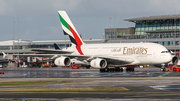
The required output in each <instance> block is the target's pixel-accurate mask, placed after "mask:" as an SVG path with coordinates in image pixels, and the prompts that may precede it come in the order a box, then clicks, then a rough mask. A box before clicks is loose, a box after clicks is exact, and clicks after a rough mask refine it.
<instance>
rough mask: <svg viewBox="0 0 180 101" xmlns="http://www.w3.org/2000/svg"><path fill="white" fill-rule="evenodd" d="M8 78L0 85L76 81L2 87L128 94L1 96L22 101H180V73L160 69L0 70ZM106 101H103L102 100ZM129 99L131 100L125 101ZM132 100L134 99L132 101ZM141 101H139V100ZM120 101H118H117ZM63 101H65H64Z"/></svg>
mask: <svg viewBox="0 0 180 101" xmlns="http://www.w3.org/2000/svg"><path fill="white" fill-rule="evenodd" d="M0 71H2V72H5V74H1V75H0V80H1V82H9V81H74V82H73V83H66V84H48V85H31V86H26V85H25V86H3V87H1V86H0V89H9V88H43V87H44V88H49V87H101V86H113V87H125V88H127V89H131V91H129V92H40V94H39V92H32V93H31V92H29V93H27V92H0V98H2V97H5V96H6V97H15V98H20V97H23V96H26V98H27V97H29V98H32V97H34V98H40V97H41V98H52V99H54V98H58V100H59V99H60V98H63V99H67V98H82V99H83V100H82V101H84V99H85V100H87V99H88V98H93V99H91V100H90V99H89V101H93V100H95V99H97V98H101V100H104V101H106V100H107V97H108V98H109V99H108V100H111V101H113V100H114V98H121V100H122V101H123V100H124V101H135V100H134V98H138V100H142V99H141V98H147V100H148V99H150V98H155V99H159V98H160V99H161V101H166V100H167V101H169V99H168V98H170V100H172V99H173V100H174V101H176V100H177V99H180V93H179V92H180V78H179V76H180V72H169V71H167V72H161V71H160V69H159V68H144V69H140V68H136V69H135V72H126V71H124V72H108V73H100V72H99V70H98V69H65V68H0ZM102 98H103V99H102ZM122 98H123V99H122ZM127 98H128V100H126V99H127ZM129 98H133V99H129ZM139 98H140V99H139ZM162 99H163V100H162ZM118 100H119V99H118ZM136 100H137V99H136ZM63 101H64V100H63Z"/></svg>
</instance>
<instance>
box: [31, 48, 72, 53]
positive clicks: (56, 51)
mask: <svg viewBox="0 0 180 101" xmlns="http://www.w3.org/2000/svg"><path fill="white" fill-rule="evenodd" d="M31 51H37V52H42V53H53V54H70V53H72V51H63V50H54V49H36V48H33V49H31Z"/></svg>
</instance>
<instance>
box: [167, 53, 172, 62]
mask: <svg viewBox="0 0 180 101" xmlns="http://www.w3.org/2000/svg"><path fill="white" fill-rule="evenodd" d="M172 58H173V56H172V55H171V54H170V53H169V54H167V56H166V59H167V61H168V62H170V61H171V60H172Z"/></svg>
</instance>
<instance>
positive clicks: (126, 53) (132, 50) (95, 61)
mask: <svg viewBox="0 0 180 101" xmlns="http://www.w3.org/2000/svg"><path fill="white" fill-rule="evenodd" d="M58 14H59V18H60V22H61V26H62V29H63V32H64V34H65V35H69V38H70V41H71V44H72V45H71V47H68V48H65V49H61V50H44V49H32V50H33V51H44V52H46V53H50V52H51V53H57V54H31V55H30V54H28V55H26V54H25V55H24V54H22V55H24V56H36V57H37V56H40V57H47V56H48V57H51V59H53V60H54V63H55V64H56V65H57V66H69V65H71V64H81V65H82V64H83V65H86V66H87V67H93V68H98V69H100V71H101V72H108V71H109V68H108V67H115V71H123V69H122V67H127V69H126V71H134V67H135V66H138V65H147V64H148V65H151V64H152V65H161V64H166V63H169V62H170V61H172V63H176V62H177V60H178V58H177V57H175V56H172V55H171V53H169V52H168V50H167V49H166V48H165V47H164V46H162V45H160V44H156V43H102V44H85V43H84V42H83V41H82V39H81V38H80V36H79V34H78V32H77V31H76V29H75V27H74V25H73V24H72V22H71V20H70V19H69V17H68V15H67V14H66V12H65V11H58ZM3 54H4V57H5V56H6V54H5V53H3ZM18 55H19V54H18Z"/></svg>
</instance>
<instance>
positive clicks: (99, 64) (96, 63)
mask: <svg viewBox="0 0 180 101" xmlns="http://www.w3.org/2000/svg"><path fill="white" fill-rule="evenodd" d="M90 65H91V67H94V68H105V67H106V66H107V61H106V60H105V59H100V58H97V59H94V60H91V62H90Z"/></svg>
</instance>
